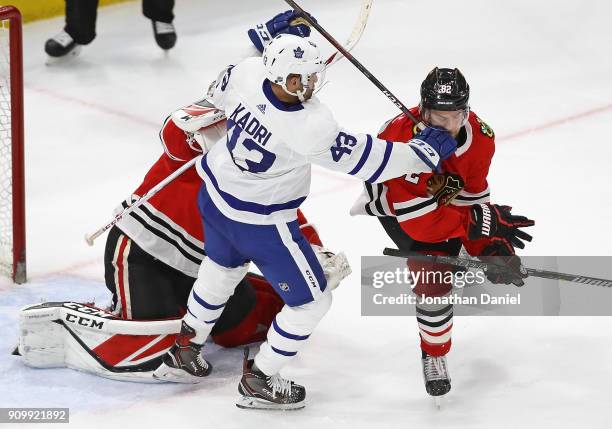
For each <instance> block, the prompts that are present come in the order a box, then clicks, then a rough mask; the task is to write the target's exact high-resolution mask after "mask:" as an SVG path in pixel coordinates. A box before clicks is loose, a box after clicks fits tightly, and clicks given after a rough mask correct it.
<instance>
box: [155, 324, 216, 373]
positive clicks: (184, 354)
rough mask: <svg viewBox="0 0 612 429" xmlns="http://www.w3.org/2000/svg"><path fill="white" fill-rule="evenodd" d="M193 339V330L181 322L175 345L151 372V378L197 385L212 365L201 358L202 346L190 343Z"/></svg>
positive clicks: (210, 369)
mask: <svg viewBox="0 0 612 429" xmlns="http://www.w3.org/2000/svg"><path fill="white" fill-rule="evenodd" d="M193 337H195V331H194V329H193V328H192V327H191V326H189V325H188V324H187V323H185V322H183V324H182V325H181V333H180V334H179V335H178V337H177V338H176V343H174V345H173V346H172V348H171V349H170V350H168V353H166V354H165V355H164V356H163V357H162V364H161V365H160V366H159V368H157V369H156V370H155V371H154V372H153V378H156V379H158V380H160V381H172V382H175V383H199V382H200V381H202V378H204V377H206V376H207V375H208V374H210V371H212V365H211V364H210V362H208V361H206V360H205V359H203V358H202V355H201V351H202V346H201V345H199V344H195V343H192V342H191V341H190V340H191V339H192V338H193Z"/></svg>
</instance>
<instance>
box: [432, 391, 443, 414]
mask: <svg viewBox="0 0 612 429" xmlns="http://www.w3.org/2000/svg"><path fill="white" fill-rule="evenodd" d="M445 396H446V395H440V396H432V398H433V402H434V407H436V410H438V411H440V410H441V409H442V405H444V402H446V401H445V399H444V398H445Z"/></svg>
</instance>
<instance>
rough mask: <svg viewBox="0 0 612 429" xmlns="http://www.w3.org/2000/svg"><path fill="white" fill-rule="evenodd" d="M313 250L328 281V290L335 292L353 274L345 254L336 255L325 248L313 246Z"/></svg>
mask: <svg viewBox="0 0 612 429" xmlns="http://www.w3.org/2000/svg"><path fill="white" fill-rule="evenodd" d="M312 249H313V250H314V252H315V255H316V256H317V259H318V260H319V263H320V264H321V267H322V268H323V273H324V274H325V278H326V279H327V288H328V289H329V290H334V289H336V288H337V287H338V285H339V284H340V282H341V281H342V280H343V279H345V278H347V277H348V276H349V274H351V272H352V270H351V266H350V265H349V262H348V259H346V255H345V254H344V252H340V253H334V252H331V251H329V250H327V249H325V248H324V247H321V246H317V245H316V244H313V245H312Z"/></svg>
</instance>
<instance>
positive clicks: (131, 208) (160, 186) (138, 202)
mask: <svg viewBox="0 0 612 429" xmlns="http://www.w3.org/2000/svg"><path fill="white" fill-rule="evenodd" d="M199 158H200V157H195V158H193V159H192V160H190V161H187V162H186V163H185V164H183V165H182V166H181V167H180V168H179V169H178V170H176V171H174V172H173V173H172V174H170V175H169V176H168V177H166V178H165V179H164V180H162V181H161V182H159V183H158V184H157V185H155V186H154V187H152V188H151V189H149V191H148V192H147V193H146V194H144V195H143V196H142V197H140V198H139V199H138V200H136V201H134V202H133V203H132V204H130V205H129V206H127V207H126V208H125V209H123V211H122V212H121V213H118V214H117V215H115V217H114V218H113V220H111V221H110V222H108V223H107V224H106V225H104V226H103V227H101V228H99V229H98V230H97V231H96V232H94V233H93V234H85V241H86V242H87V244H89V245H90V246H93V243H94V240H95V239H96V238H98V237H99V236H101V235H102V234H104V233H105V232H106V231H108V230H109V229H111V228H112V227H113V226H115V225H116V224H117V223H118V222H119V221H120V220H121V219H123V217H125V216H127V215H128V214H130V213H131V212H133V211H134V210H136V209H137V208H138V207H140V206H141V205H142V204H144V203H146V202H147V201H148V200H149V199H151V197H153V195H155V194H157V193H158V192H159V191H160V190H162V189H163V188H165V187H166V186H167V185H168V184H169V183H170V182H172V181H173V180H174V179H176V178H177V177H179V176H180V175H181V174H183V173H184V172H185V171H187V170H189V169H190V168H191V167H193V166H194V164H195V163H196V161H197V160H198V159H199Z"/></svg>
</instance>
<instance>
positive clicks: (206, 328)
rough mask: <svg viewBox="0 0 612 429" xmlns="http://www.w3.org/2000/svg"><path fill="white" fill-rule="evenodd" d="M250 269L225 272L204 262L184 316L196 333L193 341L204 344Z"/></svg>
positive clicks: (240, 268)
mask: <svg viewBox="0 0 612 429" xmlns="http://www.w3.org/2000/svg"><path fill="white" fill-rule="evenodd" d="M248 269H249V265H248V264H245V265H242V266H240V267H237V268H225V267H222V266H221V265H219V264H217V263H215V262H213V261H212V260H211V259H210V258H205V259H204V261H203V262H202V265H200V270H199V271H198V278H197V280H196V281H195V283H194V284H193V288H192V289H191V293H190V294H189V299H188V300H187V313H186V314H185V316H184V317H183V320H184V321H185V322H187V324H188V325H189V326H191V327H192V328H193V329H195V331H196V336H195V337H194V338H193V339H192V341H193V342H194V343H196V344H203V343H204V342H205V341H206V338H208V335H210V331H211V330H212V328H213V326H214V325H215V322H216V321H217V319H219V316H221V313H222V312H223V309H224V307H225V303H226V302H227V300H228V299H229V297H230V296H232V295H233V294H234V289H236V286H237V285H238V283H240V281H241V280H242V279H243V278H244V276H246V274H247V271H248Z"/></svg>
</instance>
